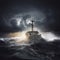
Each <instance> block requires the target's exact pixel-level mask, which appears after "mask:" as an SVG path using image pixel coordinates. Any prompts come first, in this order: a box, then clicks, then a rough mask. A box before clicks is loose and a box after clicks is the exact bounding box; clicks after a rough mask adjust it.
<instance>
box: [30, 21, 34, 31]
mask: <svg viewBox="0 0 60 60" xmlns="http://www.w3.org/2000/svg"><path fill="white" fill-rule="evenodd" d="M31 22H32V24H31V25H32V32H33V28H34V25H33V23H34V21H33V20H32V21H31Z"/></svg>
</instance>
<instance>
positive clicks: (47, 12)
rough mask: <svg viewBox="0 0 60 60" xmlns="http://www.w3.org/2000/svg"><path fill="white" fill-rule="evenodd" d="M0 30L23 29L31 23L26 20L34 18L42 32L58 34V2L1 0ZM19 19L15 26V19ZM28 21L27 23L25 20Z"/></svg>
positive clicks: (59, 24)
mask: <svg viewBox="0 0 60 60" xmlns="http://www.w3.org/2000/svg"><path fill="white" fill-rule="evenodd" d="M0 3H1V4H0V9H1V10H0V12H1V14H0V32H15V31H23V30H25V29H26V28H28V27H30V26H31V25H30V24H28V23H29V21H28V20H32V19H33V20H35V26H36V27H38V28H39V29H40V30H43V31H44V32H53V33H55V34H56V35H58V36H59V35H60V28H59V27H60V17H59V14H60V8H59V5H58V4H59V3H58V4H57V5H56V3H57V2H54V1H52V3H51V2H50V1H49V2H48V1H47V2H43V1H39V0H37V1H36V0H30V1H27V0H26V1H24V2H23V1H19V0H18V1H17V0H13V1H8V0H5V1H1V2H0ZM19 19H21V21H20V23H19V24H20V25H19V26H17V20H19ZM26 21H27V22H28V23H27V22H26Z"/></svg>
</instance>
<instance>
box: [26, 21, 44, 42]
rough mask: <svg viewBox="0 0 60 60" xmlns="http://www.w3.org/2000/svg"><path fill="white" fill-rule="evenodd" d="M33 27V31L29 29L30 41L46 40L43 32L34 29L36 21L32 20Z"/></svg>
mask: <svg viewBox="0 0 60 60" xmlns="http://www.w3.org/2000/svg"><path fill="white" fill-rule="evenodd" d="M31 22H32V24H31V26H32V29H31V31H28V32H27V33H26V35H27V36H28V39H29V41H30V42H29V43H38V42H45V40H44V39H43V38H42V37H41V34H39V32H38V31H34V21H33V20H32V21H31Z"/></svg>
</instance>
